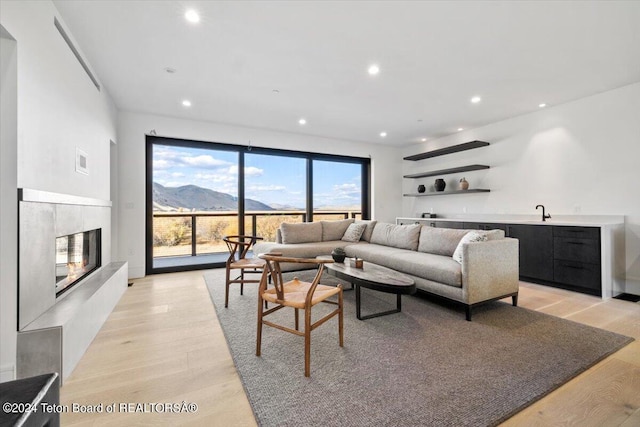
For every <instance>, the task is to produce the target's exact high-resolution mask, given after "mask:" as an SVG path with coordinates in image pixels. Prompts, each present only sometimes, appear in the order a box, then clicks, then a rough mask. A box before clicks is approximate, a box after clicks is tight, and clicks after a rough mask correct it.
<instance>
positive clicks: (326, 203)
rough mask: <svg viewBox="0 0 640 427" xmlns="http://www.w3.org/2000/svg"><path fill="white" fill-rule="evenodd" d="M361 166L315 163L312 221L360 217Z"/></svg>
mask: <svg viewBox="0 0 640 427" xmlns="http://www.w3.org/2000/svg"><path fill="white" fill-rule="evenodd" d="M361 210H362V165H361V164H359V163H343V162H331V161H325V160H314V161H313V220H314V221H321V220H337V219H344V218H356V217H358V218H359V217H361Z"/></svg>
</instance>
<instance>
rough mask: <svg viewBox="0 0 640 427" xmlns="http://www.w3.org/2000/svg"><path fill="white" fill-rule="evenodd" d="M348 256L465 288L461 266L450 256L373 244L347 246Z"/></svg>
mask: <svg viewBox="0 0 640 427" xmlns="http://www.w3.org/2000/svg"><path fill="white" fill-rule="evenodd" d="M344 249H345V251H346V252H347V256H350V257H355V256H357V257H358V258H363V259H364V260H365V268H366V263H367V262H372V263H374V264H378V265H382V266H384V267H387V268H391V269H392V270H397V271H399V272H401V273H404V274H408V275H411V276H414V277H420V278H422V279H426V280H431V281H434V282H439V283H444V284H446V285H449V286H455V287H461V286H462V267H461V266H460V264H458V263H457V262H456V261H454V260H453V258H451V257H450V256H443V255H434V254H427V253H422V252H416V251H411V250H407V249H397V248H392V247H389V246H382V245H377V244H374V243H360V244H357V245H348V246H347V247H345V248H344Z"/></svg>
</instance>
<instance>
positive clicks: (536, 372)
mask: <svg viewBox="0 0 640 427" xmlns="http://www.w3.org/2000/svg"><path fill="white" fill-rule="evenodd" d="M293 275H294V274H292V273H288V274H286V277H285V278H287V277H289V278H292V277H293ZM295 275H297V276H298V277H300V278H301V279H310V277H311V276H310V272H298V273H296V274H295ZM325 275H326V273H325ZM205 281H206V283H207V287H208V289H209V293H210V294H211V299H212V301H213V303H214V305H215V308H216V311H217V314H218V318H219V319H220V323H221V325H222V328H223V330H224V333H225V336H226V339H227V342H228V344H229V347H230V349H231V353H232V355H233V359H234V362H235V365H236V367H237V370H238V372H239V374H240V377H241V379H242V382H243V384H244V387H245V390H246V392H247V395H248V398H249V401H250V402H251V405H252V407H253V410H254V413H255V416H256V420H257V422H258V424H259V425H262V426H327V425H329V426H486V425H496V424H498V423H500V422H502V421H504V420H506V419H507V418H509V417H510V416H512V415H513V414H515V413H517V412H519V411H520V410H522V409H523V408H524V407H526V406H528V405H530V404H531V403H533V402H534V401H536V400H538V399H540V398H541V397H543V396H544V395H546V394H548V393H549V392H551V391H553V390H554V389H555V388H557V387H559V386H560V385H562V384H563V383H565V382H567V381H568V380H570V379H571V378H573V377H575V376H576V375H578V374H579V373H581V372H583V371H584V370H586V369H587V368H589V367H590V366H592V365H593V364H595V363H597V362H598V361H600V360H601V359H603V358H604V357H606V356H608V355H609V354H611V353H613V352H615V351H617V350H618V349H620V348H622V347H624V346H625V345H626V344H628V343H629V342H631V341H633V339H632V338H628V337H625V336H622V335H618V334H614V333H611V332H608V331H604V330H601V329H597V328H593V327H589V326H585V325H581V324H578V323H575V322H571V321H568V320H563V319H560V318H557V317H553V316H549V315H546V314H542V313H538V312H535V311H531V310H527V309H524V308H520V307H512V306H511V305H510V304H509V303H507V302H494V303H490V304H487V305H485V306H482V307H479V308H477V309H475V310H474V313H473V322H467V321H466V320H465V319H464V311H463V310H462V309H461V308H459V307H456V306H445V305H442V304H436V303H434V302H430V301H429V300H428V299H426V298H422V297H414V296H404V297H403V301H402V303H403V306H402V313H397V314H392V315H389V316H383V317H378V318H374V319H369V320H364V321H361V320H357V319H356V316H355V295H354V292H353V291H347V292H345V293H344V296H345V301H344V304H345V315H344V321H345V323H344V344H345V345H344V347H343V348H340V347H339V345H338V327H337V319H332V320H330V321H329V322H327V323H325V324H323V325H322V326H320V327H319V328H318V329H316V330H315V331H313V332H312V335H311V377H310V378H305V377H304V342H303V339H302V338H301V337H297V336H295V335H293V334H288V333H285V332H282V331H279V330H276V329H273V328H270V327H267V326H265V327H264V330H263V343H262V356H261V357H256V356H255V346H256V323H257V295H256V294H257V292H256V285H246V286H245V292H244V296H240V294H239V289H238V285H235V287H233V285H232V288H231V294H230V300H229V308H227V309H225V308H224V269H221V270H212V271H211V272H207V273H206V274H205ZM322 283H323V284H335V283H337V279H335V278H333V277H332V276H328V275H326V277H325V280H323V281H322ZM345 287H349V285H348V284H347V285H346V286H345ZM362 295H363V307H362V310H363V314H368V313H370V312H371V311H383V310H388V309H392V308H395V295H390V294H383V293H379V292H374V291H369V290H367V289H363V292H362ZM505 301H506V300H505ZM510 301H511V300H510V299H509V302H510ZM321 306H322V307H318V306H316V307H314V310H315V309H316V308H321V309H322V310H319V311H322V312H326V310H328V309H330V308H331V307H326V308H325V307H324V304H322V305H321ZM277 314H278V315H281V318H280V319H283V320H280V321H289V323H290V325H291V326H293V310H289V309H283V310H281V311H280V312H277ZM275 316H276V314H273V315H271V316H270V317H272V319H274V318H275ZM301 317H302V316H301ZM313 317H314V318H316V317H318V316H316V315H314V316H313ZM284 319H286V320H284Z"/></svg>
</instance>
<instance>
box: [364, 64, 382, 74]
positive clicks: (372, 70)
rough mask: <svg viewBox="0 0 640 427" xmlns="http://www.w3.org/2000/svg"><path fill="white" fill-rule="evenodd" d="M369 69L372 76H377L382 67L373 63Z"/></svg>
mask: <svg viewBox="0 0 640 427" xmlns="http://www.w3.org/2000/svg"><path fill="white" fill-rule="evenodd" d="M367 71H368V72H369V74H371V75H372V76H375V75H376V74H378V73H379V72H380V67H378V66H377V65H376V64H372V65H370V66H369V69H368V70H367Z"/></svg>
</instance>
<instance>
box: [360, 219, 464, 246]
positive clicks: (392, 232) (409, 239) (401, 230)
mask: <svg viewBox="0 0 640 427" xmlns="http://www.w3.org/2000/svg"><path fill="white" fill-rule="evenodd" d="M420 227H421V226H420V225H419V224H412V225H395V224H388V223H385V222H379V223H377V224H376V226H375V227H374V229H373V233H371V243H375V244H378V245H384V246H391V247H394V248H399V249H409V250H412V251H415V250H416V249H418V239H419V238H420ZM454 249H455V248H454ZM452 253H453V252H452Z"/></svg>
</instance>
